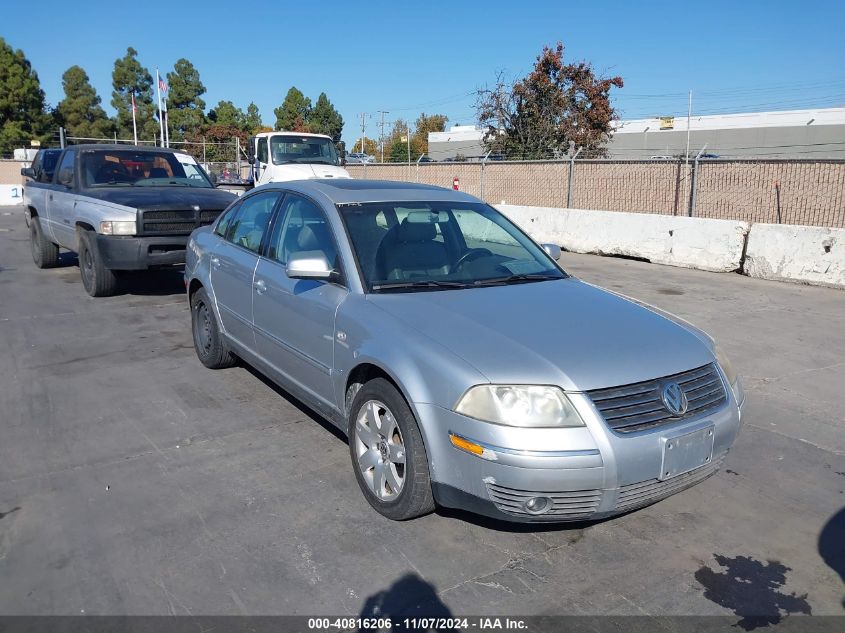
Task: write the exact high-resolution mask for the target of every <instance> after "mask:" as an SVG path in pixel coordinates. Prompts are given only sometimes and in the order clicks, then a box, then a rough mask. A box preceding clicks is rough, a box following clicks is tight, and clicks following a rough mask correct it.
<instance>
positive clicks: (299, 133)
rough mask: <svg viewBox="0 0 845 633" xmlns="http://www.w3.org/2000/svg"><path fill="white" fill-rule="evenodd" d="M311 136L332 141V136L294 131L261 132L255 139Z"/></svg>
mask: <svg viewBox="0 0 845 633" xmlns="http://www.w3.org/2000/svg"><path fill="white" fill-rule="evenodd" d="M279 135H285V136H311V137H314V138H327V139H329V140H331V138H332V137H331V136H329V135H328V134H315V133H314V132H294V131H293V130H276V131H275V132H259V133H258V134H256V135H255V138H261V137H265V136H279Z"/></svg>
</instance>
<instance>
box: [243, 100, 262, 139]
mask: <svg viewBox="0 0 845 633" xmlns="http://www.w3.org/2000/svg"><path fill="white" fill-rule="evenodd" d="M260 127H262V123H261V114H260V113H259V112H258V106H257V105H255V104H254V103H252V102H250V104H249V105H248V106H247V107H246V116H245V117H244V129H246V131H247V132H248V133H250V134H255V133H256V132H257V130H258V128H260Z"/></svg>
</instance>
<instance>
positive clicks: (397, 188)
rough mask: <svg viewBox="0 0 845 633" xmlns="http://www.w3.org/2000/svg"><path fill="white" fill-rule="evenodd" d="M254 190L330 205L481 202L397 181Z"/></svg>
mask: <svg viewBox="0 0 845 633" xmlns="http://www.w3.org/2000/svg"><path fill="white" fill-rule="evenodd" d="M256 189H287V190H289V191H295V192H298V193H302V194H305V195H309V194H310V195H315V194H316V195H321V196H322V197H324V198H327V199H328V200H329V201H330V202H332V203H334V204H348V203H355V202H424V201H430V202H440V201H451V202H481V201H480V200H479V199H478V198H476V197H474V196H471V195H469V194H466V193H464V192H462V191H455V190H453V189H446V188H444V187H435V186H434V185H424V184H421V183H414V182H401V181H397V180H361V179H353V178H320V179H312V180H291V181H286V182H276V183H268V184H266V185H261V186H260V187H256Z"/></svg>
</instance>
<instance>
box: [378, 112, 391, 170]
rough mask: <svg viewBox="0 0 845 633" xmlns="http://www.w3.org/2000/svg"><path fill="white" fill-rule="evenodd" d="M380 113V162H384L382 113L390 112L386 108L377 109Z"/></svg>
mask: <svg viewBox="0 0 845 633" xmlns="http://www.w3.org/2000/svg"><path fill="white" fill-rule="evenodd" d="M379 113H381V135H380V136H379V141H380V142H381V162H384V115H385V114H390V112H388V111H387V110H379Z"/></svg>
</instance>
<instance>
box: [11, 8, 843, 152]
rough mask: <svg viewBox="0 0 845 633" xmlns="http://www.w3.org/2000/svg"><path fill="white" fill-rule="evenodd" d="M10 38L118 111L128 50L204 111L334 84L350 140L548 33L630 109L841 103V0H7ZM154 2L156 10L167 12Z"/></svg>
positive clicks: (447, 102)
mask: <svg viewBox="0 0 845 633" xmlns="http://www.w3.org/2000/svg"><path fill="white" fill-rule="evenodd" d="M0 4H2V6H0V36H2V37H4V38H5V39H6V41H7V42H8V43H10V44H11V46H13V47H14V48H20V49H22V50H23V51H24V53H25V54H26V56H27V57H28V58H29V60H30V61H31V63H32V65H33V67H34V69H35V70H36V72H37V73H38V75H39V77H40V79H41V84H42V87H43V88H44V90H45V92H46V96H47V101H48V103H50V104H52V105H55V104H56V103H58V101H60V100H61V98H62V96H63V91H62V85H61V75H62V73H63V72H64V71H65V70H66V69H67V68H68V67H69V66H71V65H73V64H77V65H79V66H82V68H84V69H85V71H86V72H87V73H88V75H89V76H90V77H91V82H92V84H93V85H94V87H95V88H96V89H97V92H98V93H99V95H100V96H101V97H102V100H103V105H104V107H105V108H106V111H107V112H109V113H110V114H111V113H112V112H113V110H112V108H111V107H110V106H109V101H110V99H111V89H112V88H111V71H112V67H113V64H114V60H115V59H116V58H118V57H121V56H123V55H124V54H125V53H126V48H127V47H128V46H132V47H134V48H135V49H137V50H138V53H139V60H140V62H141V63H142V64H143V65H144V66H146V67H147V68H148V69H149V70H150V71H151V73H152V74H153V76H154V75H155V68H156V66H158V67H159V68H160V69H161V71H162V73H164V72H166V71H168V70H172V68H173V64H174V63H175V61H176V60H177V59H179V58H181V57H185V58H187V59H189V60H190V61H191V62H192V63H193V64H194V65H195V66H196V67H197V69H198V70H199V72H200V77H201V79H202V81H203V83H204V84H205V86H206V88H207V93H206V94H205V95H204V99H205V101H206V105H207V108H211V107H212V106H213V105H214V104H216V103H217V102H218V101H220V100H230V101H233V102H234V103H235V104H236V105H238V106H239V107H241V108H244V109H246V106H247V105H248V104H249V102H250V101H254V102H255V103H256V104H257V105H258V106H259V109H260V111H261V115H262V118H263V120H264V122H265V123H266V124H268V125H271V126H272V125H273V123H275V116H274V114H273V108H275V107H277V106H279V105H280V104H281V102H282V100H283V99H284V96H285V94H286V93H287V91H288V89H289V88H290V87H291V86H296V87H297V88H299V89H300V90H302V92H304V93H305V95H306V96H308V97H310V98H311V100H312V102H314V101H316V99H317V96H318V95H319V94H320V92H325V93H326V94H327V95H328V97H329V99H330V100H331V101H332V102H333V103H334V105H335V107H336V108H337V109H338V111H339V112H340V113H341V115H342V116H343V119H344V123H345V125H344V132H343V136H344V140H346V141H347V144H348V145H349V146H350V147H351V144H352V142H354V139H355V138H357V137H360V135H361V116H360V115H361V113H366V114H367V115H366V116H365V118H364V123H365V126H366V134H367V136H368V137H374V136H377V135H378V124H379V122H380V120H381V114H380V113H379V111H380V110H386V111H388V113H389V114H386V115H385V120H386V121H387V122H388V125H387V126H386V127H388V128H389V123H390V122H392V121H394V120H396V119H398V118H401V119H411V120H414V119H415V118H416V117H417V116H418V115H419V113H420V112H423V111H424V112H426V113H442V114H446V115H447V116H448V117H449V124H450V125H455V124H464V125H466V124H472V123H473V122H474V113H475V110H474V107H473V104H474V101H475V96H474V93H475V91H476V90H477V89H478V88H481V87H484V86H485V85H489V84H491V83H492V82H493V81H494V80H495V78H496V75H497V73H498V72H499V71H501V72H503V73H504V74H505V76H507V77H509V78H518V77H522V76H524V75H525V74H527V73H528V72H529V71H530V70H531V67H532V64H533V62H534V60H535V58H536V56H537V55H538V54H539V53H540V52H541V50H542V48H543V46H544V45H554V44H555V43H556V42H558V41H561V42H563V44H564V46H565V47H566V53H565V59H566V60H568V61H581V60H586V61H589V62H591V63H592V64H593V66H594V68H595V69H596V71H598V72H599V73H601V74H606V75H620V76H621V77H622V78H623V80H624V82H625V86H624V88H622V89H619V90H616V89H614V90H613V91H612V92H611V95H612V100H613V104H614V106H615V107H616V109H617V111H618V113H619V114H620V115H621V118H626V119H630V118H643V117H650V116H664V115H676V116H678V115H683V116H685V115H686V112H687V100H688V91H690V90H692V92H693V113H694V114H696V113H697V114H716V113H722V112H736V111H768V110H786V109H796V108H805V107H831V106H843V105H845V38H843V37H842V25H843V24H845V2H841V1H839V2H817V1H814V0H803V1H802V2H797V1H785V0H770V1H769V2H758V1H752V0H734V1H733V2H723V1H721V0H710V1H708V2H705V3H693V2H683V1H677V2H673V3H669V2H648V1H641V2H635V1H630V2H614V1H604V2H589V1H585V0H579V1H578V2H570V1H568V0H557V1H549V2H535V1H531V0H522V1H520V2H513V0H510V1H508V2H500V1H499V0H487V1H486V2H483V3H474V2H460V1H458V0H453V1H452V2H440V1H439V0H425V1H424V2H423V1H419V0H418V1H417V2H399V1H396V0H394V1H393V2H387V1H381V0H375V1H369V2H367V1H364V0H358V1H356V2H349V1H346V2H336V1H334V0H322V1H321V2H319V3H318V2H303V1H299V2H287V1H285V2H279V1H273V0H264V1H263V2H234V1H231V0H230V1H228V2H218V1H217V0H205V1H204V2H201V3H199V2H196V3H195V2H191V3H187V2H170V3H165V2H152V3H125V2H114V1H113V0H111V1H109V2H101V1H91V0H88V1H86V0H78V1H77V2H66V1H65V0H63V1H61V2H57V1H54V0H40V1H39V2H38V5H37V6H38V11H37V15H35V14H34V13H33V11H32V7H33V6H34V5H32V4H31V3H28V2H23V1H22V0H2V3H0ZM157 9H158V10H157Z"/></svg>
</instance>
